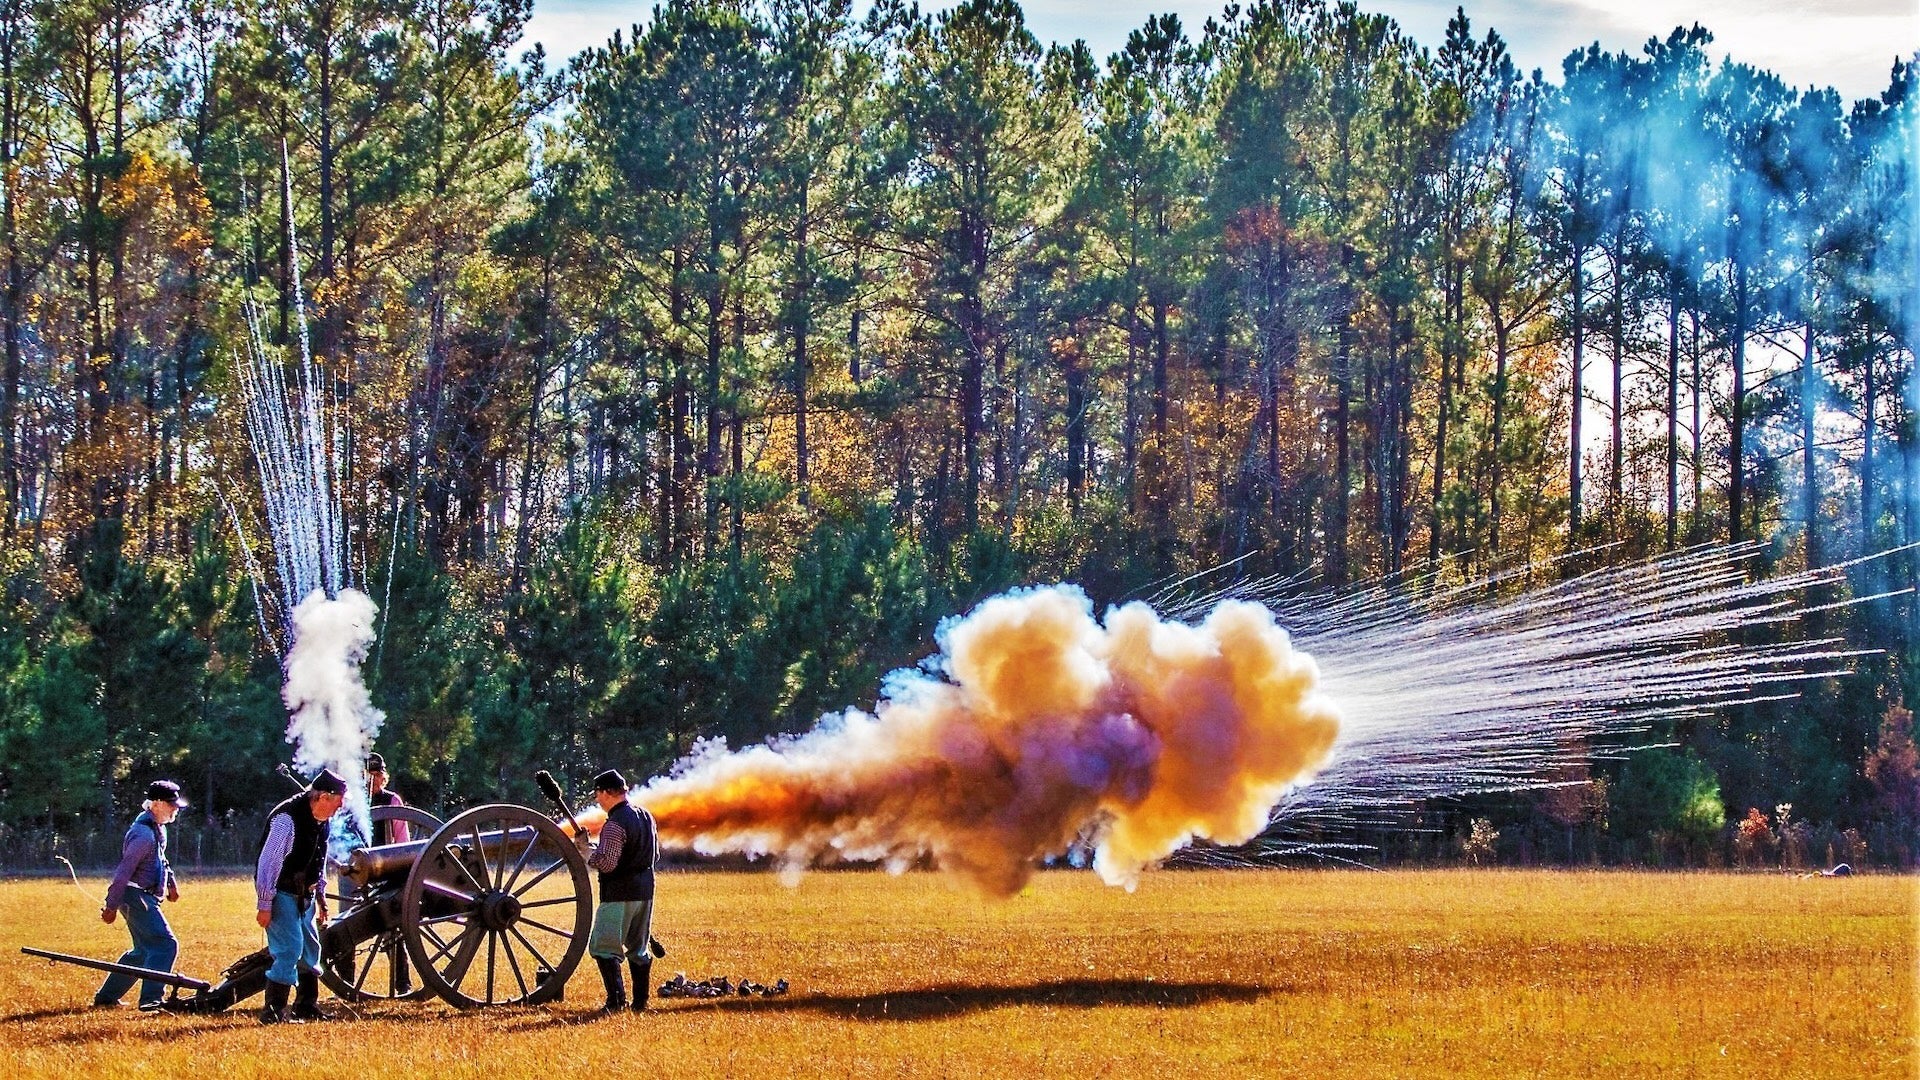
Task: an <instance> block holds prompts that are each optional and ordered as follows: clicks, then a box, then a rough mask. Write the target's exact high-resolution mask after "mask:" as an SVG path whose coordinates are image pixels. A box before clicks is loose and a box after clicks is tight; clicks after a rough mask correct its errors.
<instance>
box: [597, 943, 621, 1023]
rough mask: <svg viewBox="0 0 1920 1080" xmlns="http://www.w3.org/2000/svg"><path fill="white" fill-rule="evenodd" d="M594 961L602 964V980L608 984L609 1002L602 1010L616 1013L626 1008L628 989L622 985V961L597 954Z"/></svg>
mask: <svg viewBox="0 0 1920 1080" xmlns="http://www.w3.org/2000/svg"><path fill="white" fill-rule="evenodd" d="M593 962H594V963H596V964H598V965H600V981H601V982H603V983H606V984H607V1003H606V1005H605V1006H603V1007H602V1008H601V1010H600V1011H601V1012H607V1013H616V1012H619V1011H620V1010H621V1009H624V1008H626V1007H627V990H626V987H624V986H621V985H620V961H618V960H614V959H611V958H602V957H598V956H596V957H594V958H593Z"/></svg>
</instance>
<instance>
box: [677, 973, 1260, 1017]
mask: <svg viewBox="0 0 1920 1080" xmlns="http://www.w3.org/2000/svg"><path fill="white" fill-rule="evenodd" d="M1286 989H1287V988H1285V987H1275V986H1262V985H1258V984H1252V983H1233V982H1162V981H1159V980H1148V979H1065V980H1060V981H1055V982H1043V983H1034V984H1032V985H1028V986H972V985H959V986H932V987H926V988H923V989H917V990H888V991H884V992H882V993H877V994H798V995H792V996H783V997H775V998H706V999H692V1000H688V1001H686V1002H685V1003H684V1004H683V1003H681V1002H678V1001H675V1002H673V1003H672V1004H670V1005H668V1006H666V1009H665V1010H664V1011H669V1012H696V1011H723V1012H767V1011H805V1012H818V1013H825V1014H827V1015H830V1016H837V1017H842V1018H845V1019H849V1020H892V1021H899V1022H912V1021H917V1020H944V1019H947V1018H950V1017H955V1016H964V1015H966V1014H968V1013H976V1012H985V1011H987V1010H990V1009H1004V1008H1016V1007H1019V1006H1023V1005H1044V1006H1049V1007H1053V1008H1074V1009H1099V1008H1150V1009H1190V1008H1195V1007H1197V1006H1201V1005H1211V1004H1215V1003H1220V1002H1230V1003H1244V1002H1252V1001H1258V1000H1260V999H1261V998H1264V997H1269V996H1271V995H1273V994H1278V993H1284V992H1286Z"/></svg>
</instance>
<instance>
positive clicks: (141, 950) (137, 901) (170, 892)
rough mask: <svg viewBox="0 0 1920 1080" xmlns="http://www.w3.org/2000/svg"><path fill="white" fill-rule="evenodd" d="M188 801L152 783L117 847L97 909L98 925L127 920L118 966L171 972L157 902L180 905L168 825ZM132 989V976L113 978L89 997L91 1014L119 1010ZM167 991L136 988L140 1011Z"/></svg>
mask: <svg viewBox="0 0 1920 1080" xmlns="http://www.w3.org/2000/svg"><path fill="white" fill-rule="evenodd" d="M186 805H187V800H185V799H183V798H181V797H180V785H179V784H176V783H174V782H173V781H171V780H155V781H154V782H153V783H151V784H149V785H147V798H146V801H145V802H143V803H141V804H140V816H138V817H136V818H134V819H133V825H132V826H131V827H130V828H128V829H127V835H126V838H125V839H124V840H122V841H121V842H120V865H119V866H118V867H116V868H115V869H114V871H113V881H112V883H111V884H109V885H108V886H107V902H106V904H105V905H104V906H102V907H101V908H100V921H101V922H104V923H107V924H108V925H112V923H113V920H114V918H115V917H116V916H117V915H119V914H120V913H121V912H125V913H126V916H127V932H128V933H129V934H132V935H133V948H131V949H128V950H127V951H126V953H125V954H124V955H122V956H121V957H120V962H121V963H123V964H130V965H132V966H134V967H143V968H147V969H149V970H152V971H172V970H173V960H174V957H176V956H178V955H179V953H180V942H179V941H178V940H176V939H175V938H174V936H173V929H172V928H171V927H169V926H168V925H167V917H166V916H165V915H162V914H160V897H161V896H163V895H164V896H165V897H166V898H167V899H168V900H172V901H178V900H179V899H180V886H179V885H178V884H177V883H176V882H175V881H174V880H173V867H171V866H169V865H167V824H168V823H169V822H171V821H172V820H173V819H174V817H175V816H176V815H178V814H179V813H180V809H181V808H182V807H184V806H186ZM132 985H133V976H131V975H122V974H120V973H119V972H114V973H113V974H111V975H108V976H107V981H106V982H104V983H101V984H100V989H99V991H98V992H97V993H95V994H94V995H93V1004H94V1006H95V1007H96V1008H102V1009H112V1008H118V1007H119V1005H120V999H121V997H123V996H124V995H125V994H126V992H127V989H128V987H131V986H132ZM165 990H166V988H165V987H164V986H163V985H161V984H160V983H157V982H154V981H153V980H152V979H145V980H142V981H141V983H140V1007H141V1008H142V1009H147V1010H152V1009H157V1008H159V1007H160V997H161V995H162V994H163V993H164V992H165Z"/></svg>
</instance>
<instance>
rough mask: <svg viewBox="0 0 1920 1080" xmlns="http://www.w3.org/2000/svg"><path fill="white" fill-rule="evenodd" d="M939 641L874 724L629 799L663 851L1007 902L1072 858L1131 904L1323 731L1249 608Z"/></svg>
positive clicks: (1230, 832)
mask: <svg viewBox="0 0 1920 1080" xmlns="http://www.w3.org/2000/svg"><path fill="white" fill-rule="evenodd" d="M939 642H940V647H941V657H940V659H939V661H938V670H939V672H940V674H941V675H944V676H945V678H935V677H931V676H928V675H922V674H918V673H899V674H896V675H895V676H894V677H893V678H892V679H891V680H890V682H889V684H888V686H887V688H886V695H885V697H884V699H883V700H882V701H881V702H880V704H879V706H878V708H877V709H876V710H875V713H874V714H873V715H867V714H865V713H862V712H859V711H856V710H849V711H847V712H846V713H844V714H841V715H838V716H830V717H828V718H827V719H826V720H824V721H823V722H822V723H821V724H820V725H819V726H818V727H816V728H815V729H814V730H813V731H812V732H810V733H809V734H807V735H805V736H801V737H799V738H795V739H790V740H787V741H785V742H781V743H778V744H775V745H771V746H757V747H752V748H749V749H745V750H741V751H738V752H735V753H728V752H727V751H726V749H725V747H724V746H723V745H718V744H709V745H707V746H705V747H703V748H702V749H701V750H700V751H698V752H696V753H695V754H694V755H693V756H692V757H691V758H689V759H688V760H687V761H684V762H682V763H681V766H680V768H679V769H678V770H677V771H676V773H675V775H673V776H671V777H668V778H665V779H661V780H657V781H655V782H654V783H652V784H650V785H648V786H647V787H646V788H645V789H644V790H643V791H641V792H640V793H639V795H638V796H637V801H639V802H641V803H642V804H644V805H646V806H647V807H648V808H649V809H650V810H652V811H653V813H654V815H655V818H656V819H657V820H658V822H659V827H660V837H661V841H662V843H664V844H667V845H670V846H680V847H689V848H692V849H694V850H696V851H700V852H703V853H709V854H718V853H723V852H738V853H746V854H752V855H771V856H773V857H774V858H775V859H776V860H778V861H779V863H780V864H781V865H782V866H783V867H784V868H787V869H789V870H795V871H797V870H798V869H799V868H801V867H804V866H806V865H809V864H812V863H816V862H821V861H832V860H837V859H853V860H863V861H881V862H886V863H888V864H889V865H892V866H895V867H903V866H905V865H907V864H909V863H911V862H913V861H914V860H916V859H919V858H921V857H926V858H929V859H931V860H932V861H933V862H934V863H935V864H936V865H938V866H940V867H942V868H945V869H948V870H950V871H953V872H955V873H958V874H959V875H961V876H963V877H964V878H966V879H967V880H969V881H971V882H973V883H974V884H975V885H977V886H978V887H979V888H981V889H982V890H983V891H985V892H988V893H991V894H996V895H1002V896H1005V895H1011V894H1012V893H1014V892H1017V891H1019V889H1020V887H1021V886H1022V885H1023V884H1025V882H1026V880H1027V878H1028V877H1029V875H1030V874H1031V873H1032V870H1033V867H1034V865H1035V863H1036V861H1037V860H1039V859H1041V858H1043V857H1045V856H1048V855H1057V854H1060V853H1063V852H1065V851H1066V850H1067V849H1068V847H1069V846H1070V845H1072V844H1074V843H1075V841H1076V840H1079V841H1085V842H1087V843H1088V844H1089V845H1090V846H1091V847H1092V849H1093V851H1094V868H1095V869H1096V870H1097V871H1098V872H1099V873H1100V876H1101V877H1102V878H1103V879H1105V880H1106V881H1107V882H1109V883H1111V884H1125V885H1131V884H1132V883H1133V882H1134V881H1135V880H1136V879H1137V878H1138V876H1139V873H1140V871H1141V870H1142V869H1144V868H1145V867H1147V866H1149V865H1151V864H1153V863H1155V862H1157V861H1158V860H1160V859H1162V858H1164V857H1165V856H1167V855H1168V854H1170V853H1172V852H1173V851H1174V850H1176V849H1178V848H1180V847H1182V846H1184V845H1185V844H1187V843H1188V842H1189V841H1191V840H1193V839H1195V838H1202V839H1208V840H1213V841H1216V842H1218V843H1223V844H1239V843H1244V842H1246V841H1248V840H1251V839H1252V838H1253V837H1255V836H1256V835H1258V834H1259V833H1260V831H1261V830H1262V829H1264V828H1266V825H1267V816H1268V813H1269V811H1270V810H1271V809H1272V807H1273V805H1274V804H1275V803H1276V802H1277V801H1278V800H1279V799H1280V797H1281V796H1282V795H1283V794H1284V793H1285V792H1286V791H1287V789H1288V788H1289V787H1290V786H1292V785H1294V784H1298V783H1301V782H1303V781H1305V780H1306V779H1308V778H1309V777H1311V776H1312V775H1313V772H1314V770H1315V769H1317V768H1319V767H1320V765H1321V764H1322V763H1323V762H1324V761H1325V760H1326V756H1327V752H1328V750H1329V749H1330V748H1331V747H1332V746H1333V743H1334V739H1335V736H1336V735H1337V734H1338V732H1339V727H1340V725H1339V719H1338V717H1337V715H1336V713H1335V711H1334V709H1333V706H1332V704H1331V703H1330V702H1328V701H1327V700H1325V699H1324V698H1323V697H1322V696H1321V695H1320V694H1319V693H1318V692H1317V689H1316V687H1317V681H1318V672H1317V670H1316V668H1315V666H1314V662H1313V660H1312V659H1310V658H1309V657H1307V656H1306V655H1305V654H1304V653H1301V652H1299V651H1298V650H1296V649H1294V648H1293V646H1292V644H1291V642H1290V641H1289V640H1288V637H1287V634H1286V632H1285V631H1284V630H1282V629H1280V628H1279V626H1277V625H1276V624H1275V622H1274V619H1273V615H1272V613H1271V612H1269V611H1268V610H1267V609H1266V608H1265V607H1263V606H1261V605H1259V604H1252V603H1242V602H1233V601H1229V602H1225V603H1222V604H1220V605H1219V606H1217V607H1216V608H1214V609H1213V611H1212V612H1211V613H1210V614H1208V615H1207V617H1206V618H1205V620H1204V621H1202V622H1200V623H1199V624H1198V625H1195V626H1188V625H1183V624H1181V623H1176V622H1167V621H1164V620H1162V619H1160V618H1159V617H1158V616H1157V615H1155V614H1154V612H1153V610H1152V609H1151V608H1149V607H1147V606H1146V605H1145V604H1137V603H1136V604H1128V605H1126V606H1124V607H1120V608H1116V609H1114V610H1113V611H1111V612H1110V613H1108V615H1107V618H1106V622H1105V625H1104V626H1103V625H1101V624H1100V623H1097V622H1095V621H1094V618H1093V614H1092V605H1091V604H1089V602H1088V601H1087V598H1086V597H1085V596H1084V595H1083V594H1081V592H1080V591H1079V590H1078V589H1074V588H1071V587H1064V586H1056V587H1051V588H1043V589H1034V590H1031V591H1025V592H1020V593H1015V594H1012V595H1008V596H1001V597H997V598H995V599H993V600H989V601H987V602H986V603H984V604H982V605H981V606H980V607H979V608H978V609H977V610H976V611H974V612H973V613H972V614H971V615H969V616H967V617H966V618H965V619H962V620H958V621H954V622H949V623H948V624H947V625H945V626H944V627H942V629H941V631H940V634H939Z"/></svg>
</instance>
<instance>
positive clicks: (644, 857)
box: [587, 769, 660, 1013]
mask: <svg viewBox="0 0 1920 1080" xmlns="http://www.w3.org/2000/svg"><path fill="white" fill-rule="evenodd" d="M593 794H594V798H595V800H596V801H598V802H599V803H600V809H602V810H605V811H606V812H607V822H606V824H605V825H602V826H600V842H599V844H598V845H596V846H595V847H594V849H593V854H591V855H589V856H587V865H588V866H590V867H592V868H593V869H595V870H598V871H599V872H600V906H599V907H598V908H596V909H594V913H593V932H592V933H591V934H589V935H588V937H587V955H589V956H591V957H593V961H594V963H595V964H597V965H599V967H600V981H601V982H603V983H605V984H606V987H607V1004H606V1006H605V1011H606V1012H608V1013H614V1012H618V1011H620V1010H621V1009H624V1008H626V1007H627V995H626V991H625V988H624V987H622V986H621V983H620V964H621V961H623V960H624V961H625V962H626V965H627V970H628V971H629V972H631V973H632V976H633V1011H634V1012H639V1011H640V1010H642V1009H645V1008H646V1007H647V989H648V979H649V978H650V977H651V974H652V971H653V957H652V956H650V955H648V953H647V939H648V936H649V935H650V934H651V933H652V930H653V864H654V862H655V861H656V860H658V859H659V857H660V842H659V837H658V835H657V834H656V833H655V831H654V827H653V815H652V814H649V813H647V812H646V810H644V809H641V808H638V807H635V806H634V805H633V804H632V803H630V802H628V801H627V780H626V778H625V777H623V776H621V775H620V773H619V772H618V771H616V770H613V769H608V770H607V771H605V772H603V773H601V774H600V775H599V776H596V777H594V778H593Z"/></svg>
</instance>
